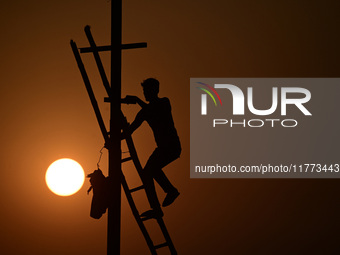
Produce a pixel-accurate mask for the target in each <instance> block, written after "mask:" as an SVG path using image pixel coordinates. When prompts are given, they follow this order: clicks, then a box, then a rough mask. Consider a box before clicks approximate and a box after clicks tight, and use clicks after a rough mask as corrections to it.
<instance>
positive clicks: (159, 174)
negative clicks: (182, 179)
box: [138, 98, 182, 208]
mask: <svg viewBox="0 0 340 255" xmlns="http://www.w3.org/2000/svg"><path fill="white" fill-rule="evenodd" d="M138 115H140V116H139V117H141V118H142V119H144V120H146V121H147V123H148V124H149V125H150V127H151V129H152V131H153V133H154V136H155V141H156V144H157V148H156V149H155V151H154V152H153V153H152V154H151V156H150V158H149V160H148V161H147V163H146V165H145V167H144V171H143V182H144V184H145V190H146V192H147V195H148V200H149V202H150V205H151V207H152V208H157V207H160V204H159V201H158V198H157V194H156V190H155V184H154V181H153V179H155V181H156V182H157V183H158V184H159V185H160V186H161V188H162V189H163V190H164V192H165V193H169V192H173V191H177V189H176V188H175V187H174V186H173V185H172V184H171V182H170V181H169V179H168V178H167V177H166V175H165V174H164V172H163V170H162V168H163V167H165V166H166V165H168V164H169V163H171V162H172V161H174V160H175V159H177V158H179V156H180V154H181V150H182V149H181V144H180V141H179V137H178V135H177V131H176V128H175V126H174V121H173V118H172V114H171V105H170V101H169V99H168V98H159V99H157V100H155V101H153V102H150V103H149V104H147V105H146V106H145V107H143V108H142V109H141V110H140V112H139V113H138Z"/></svg>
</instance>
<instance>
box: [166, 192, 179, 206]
mask: <svg viewBox="0 0 340 255" xmlns="http://www.w3.org/2000/svg"><path fill="white" fill-rule="evenodd" d="M179 194H180V193H179V192H178V190H177V189H176V190H175V191H172V192H169V193H167V194H166V197H165V198H164V201H163V204H162V206H163V207H166V206H169V205H171V204H172V203H173V202H174V201H175V200H176V198H177V197H178V196H179Z"/></svg>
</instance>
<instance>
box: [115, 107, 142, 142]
mask: <svg viewBox="0 0 340 255" xmlns="http://www.w3.org/2000/svg"><path fill="white" fill-rule="evenodd" d="M144 120H145V118H144V114H143V112H142V110H141V111H139V112H138V113H137V116H136V118H135V120H134V121H133V122H132V123H131V125H129V126H128V127H127V129H126V130H124V131H123V132H122V134H121V139H124V138H125V136H126V135H128V134H129V135H131V134H132V133H133V132H134V131H135V130H136V129H137V128H139V126H140V125H141V124H142V123H143V121H144Z"/></svg>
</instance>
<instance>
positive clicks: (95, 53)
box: [84, 26, 111, 97]
mask: <svg viewBox="0 0 340 255" xmlns="http://www.w3.org/2000/svg"><path fill="white" fill-rule="evenodd" d="M84 30H85V34H86V37H87V39H88V41H89V43H90V46H91V48H92V49H93V51H92V52H93V56H94V59H95V61H96V64H97V67H98V71H99V74H100V77H101V79H102V81H103V85H104V87H105V90H106V93H107V95H108V96H109V97H110V94H111V87H110V83H109V80H108V79H107V76H106V73H105V70H104V66H103V63H102V61H101V59H100V56H99V53H98V50H97V45H96V43H95V42H94V39H93V36H92V34H91V30H90V26H86V27H85V29H84Z"/></svg>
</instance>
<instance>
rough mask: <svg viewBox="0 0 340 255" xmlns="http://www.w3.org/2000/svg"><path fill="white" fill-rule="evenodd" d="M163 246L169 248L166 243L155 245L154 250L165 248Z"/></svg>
mask: <svg viewBox="0 0 340 255" xmlns="http://www.w3.org/2000/svg"><path fill="white" fill-rule="evenodd" d="M165 246H169V245H168V243H167V242H165V243H161V244H158V245H155V246H154V248H155V249H159V248H162V247H165Z"/></svg>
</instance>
